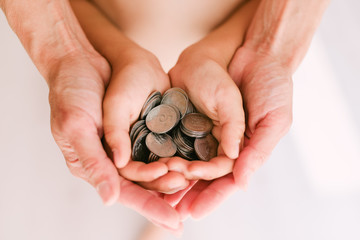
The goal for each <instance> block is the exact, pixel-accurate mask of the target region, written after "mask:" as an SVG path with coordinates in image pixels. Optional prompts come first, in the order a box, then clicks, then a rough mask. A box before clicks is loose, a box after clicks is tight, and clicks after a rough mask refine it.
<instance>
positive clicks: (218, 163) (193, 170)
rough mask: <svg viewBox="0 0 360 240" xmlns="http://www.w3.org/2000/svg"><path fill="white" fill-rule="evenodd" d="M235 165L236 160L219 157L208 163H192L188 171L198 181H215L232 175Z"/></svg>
mask: <svg viewBox="0 0 360 240" xmlns="http://www.w3.org/2000/svg"><path fill="white" fill-rule="evenodd" d="M234 163H235V160H234V159H230V158H228V157H226V156H218V157H215V158H213V159H211V160H210V161H208V162H204V161H191V164H190V165H189V166H188V171H189V172H190V174H191V175H192V176H193V177H194V178H196V179H203V180H213V179H215V178H219V177H222V176H225V175H226V174H228V173H231V172H232V170H233V167H234Z"/></svg>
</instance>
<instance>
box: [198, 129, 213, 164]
mask: <svg viewBox="0 0 360 240" xmlns="http://www.w3.org/2000/svg"><path fill="white" fill-rule="evenodd" d="M218 146H219V143H218V141H217V140H216V139H215V138H214V137H213V136H212V135H211V134H209V135H207V136H206V137H204V138H197V139H195V142H194V147H195V152H196V155H197V156H198V157H199V158H200V160H203V161H209V160H210V159H212V158H214V157H216V155H217V148H218Z"/></svg>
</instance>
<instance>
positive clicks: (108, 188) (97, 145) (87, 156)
mask: <svg viewBox="0 0 360 240" xmlns="http://www.w3.org/2000/svg"><path fill="white" fill-rule="evenodd" d="M71 144H72V146H73V148H74V151H75V153H76V154H77V156H78V158H79V161H80V163H81V168H82V172H83V174H82V175H83V176H84V178H85V179H86V180H87V181H88V182H89V183H90V184H91V185H93V186H94V187H95V188H96V190H97V191H98V193H99V195H100V197H101V198H102V200H103V202H104V204H105V205H112V204H113V203H115V202H116V200H117V199H118V198H119V195H120V182H119V177H118V173H117V170H116V168H115V166H114V164H113V163H112V161H111V160H110V159H109V158H108V157H107V155H106V153H105V151H104V149H103V147H102V144H101V141H100V138H99V136H98V135H97V133H96V132H93V133H88V132H85V131H81V133H77V134H76V138H74V139H73V140H72V142H71Z"/></svg>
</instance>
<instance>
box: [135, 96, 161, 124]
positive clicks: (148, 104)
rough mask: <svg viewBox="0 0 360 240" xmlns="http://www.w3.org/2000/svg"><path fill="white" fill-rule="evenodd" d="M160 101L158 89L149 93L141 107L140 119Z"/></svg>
mask: <svg viewBox="0 0 360 240" xmlns="http://www.w3.org/2000/svg"><path fill="white" fill-rule="evenodd" d="M160 102H161V93H160V92H158V91H155V92H153V93H151V94H150V96H149V97H148V98H147V99H146V101H145V104H144V106H143V107H142V109H141V112H140V119H145V118H146V115H148V113H149V112H150V111H151V109H153V108H154V107H156V106H157V105H159V104H160Z"/></svg>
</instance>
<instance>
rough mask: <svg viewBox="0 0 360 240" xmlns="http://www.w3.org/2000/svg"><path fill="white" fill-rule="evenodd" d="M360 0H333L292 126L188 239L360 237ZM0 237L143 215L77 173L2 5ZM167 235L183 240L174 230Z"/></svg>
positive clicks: (83, 228) (134, 222)
mask: <svg viewBox="0 0 360 240" xmlns="http://www.w3.org/2000/svg"><path fill="white" fill-rule="evenodd" d="M359 9H360V2H358V1H355V0H345V1H340V0H334V1H332V3H331V5H330V7H329V9H328V11H327V12H326V13H325V16H324V19H323V21H322V24H321V26H320V28H319V30H318V31H317V33H316V36H315V38H314V40H313V43H312V45H311V48H310V50H309V52H308V54H307V56H306V58H305V59H304V61H303V63H302V64H301V66H300V68H299V69H298V71H297V72H296V74H295V75H294V123H293V127H292V129H291V130H290V132H289V134H288V135H287V136H286V137H285V138H284V139H282V141H281V142H280V144H279V145H278V146H277V147H276V149H275V150H274V152H273V154H272V156H271V158H270V159H269V161H268V162H267V163H266V164H265V165H264V166H263V167H262V168H261V169H260V170H259V171H258V172H256V173H255V175H254V176H253V178H252V179H251V182H250V185H249V187H248V190H247V191H246V192H242V191H239V192H237V193H236V194H234V195H233V196H232V197H230V198H229V199H228V200H227V201H226V202H225V203H224V204H223V205H222V206H221V207H219V209H217V210H216V211H215V212H214V213H213V214H211V215H210V216H208V217H206V218H205V219H202V220H201V221H192V220H188V221H186V222H185V232H184V235H183V237H182V239H187V240H195V239H196V240H197V239H207V240H215V239H216V240H218V239H246V240H260V239H280V240H282V239H284V240H285V239H293V240H295V239H299V240H300V239H301V240H303V239H327V240H335V239H347V240H350V239H354V240H355V239H360V228H359V227H360V174H359V172H360V124H359V123H360V94H359V91H360V45H359V42H360V26H359V25H360V24H359V23H360V15H359V14H358V10H359ZM0 79H1V87H0V164H1V165H0V240H10V239H37V240H38V239H53V240H57V239H59V240H60V239H68V240H80V239H86V240H95V239H108V240H112V239H114V240H115V239H124V240H131V239H136V238H137V236H138V235H139V233H140V231H141V230H142V229H143V227H144V226H145V223H146V220H145V219H144V218H143V217H142V216H140V215H139V214H137V213H135V212H134V211H132V210H130V209H128V208H126V207H124V206H121V205H116V206H113V207H104V206H103V205H102V203H101V200H100V198H99V197H98V196H97V194H96V192H95V190H93V189H92V188H91V187H90V185H88V184H87V183H85V182H83V181H82V180H79V179H76V178H74V177H73V176H72V175H71V174H70V173H69V171H68V170H67V168H66V165H65V161H64V159H63V157H62V154H61V152H60V150H59V149H58V147H57V146H56V144H55V142H54V140H53V139H52V136H51V132H50V124H49V116H50V113H49V105H48V100H47V94H48V88H47V85H46V83H45V81H44V80H43V79H42V77H41V76H40V74H39V73H38V71H37V69H36V68H35V66H34V65H33V63H32V62H31V60H30V59H29V57H28V56H27V54H26V52H25V51H24V49H23V47H22V46H21V44H20V42H19V40H18V39H17V37H16V36H15V34H14V33H13V32H12V31H11V29H10V28H9V27H8V25H7V22H6V19H5V17H4V15H3V14H2V13H1V14H0ZM166 239H168V240H170V239H176V237H174V236H171V235H167V237H166Z"/></svg>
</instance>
